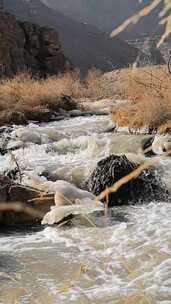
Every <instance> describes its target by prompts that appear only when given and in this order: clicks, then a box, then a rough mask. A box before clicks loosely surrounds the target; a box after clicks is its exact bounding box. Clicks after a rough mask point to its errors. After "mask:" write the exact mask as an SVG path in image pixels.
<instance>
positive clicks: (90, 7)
mask: <svg viewBox="0 0 171 304" xmlns="http://www.w3.org/2000/svg"><path fill="white" fill-rule="evenodd" d="M41 1H42V2H43V3H46V5H48V6H49V7H52V8H54V9H57V10H59V11H60V12H61V13H63V14H65V15H67V16H69V17H71V18H73V19H75V20H78V21H83V22H87V23H88V24H92V25H94V26H96V27H97V28H99V29H100V30H101V31H105V32H107V33H110V32H111V31H112V30H113V28H115V27H117V26H118V25H119V24H120V23H121V22H123V21H124V20H125V19H127V18H128V17H129V16H131V15H132V14H134V13H136V12H137V11H139V10H140V9H142V8H143V7H144V6H145V5H147V4H150V3H151V2H152V0H143V1H139V0H119V1H118V0H88V1H85V0H72V5H69V3H68V2H69V1H68V0H58V1H56V0H41ZM161 5H162V4H161ZM159 8H160V7H159ZM159 8H157V9H156V10H155V11H153V12H152V13H151V14H150V15H149V16H147V17H145V18H143V19H142V20H141V21H140V22H139V23H138V24H136V25H133V26H130V27H129V28H128V29H127V30H126V31H125V32H124V33H123V35H122V36H123V37H124V38H126V39H130V38H135V37H139V36H141V35H142V34H146V35H153V34H154V33H157V32H158V31H159V29H160V30H161V28H160V27H159V26H158V21H159V18H158V14H159Z"/></svg>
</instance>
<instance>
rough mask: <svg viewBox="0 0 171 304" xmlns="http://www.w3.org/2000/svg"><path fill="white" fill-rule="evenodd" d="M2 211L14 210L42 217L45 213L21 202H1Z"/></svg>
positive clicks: (0, 208) (0, 209)
mask: <svg viewBox="0 0 171 304" xmlns="http://www.w3.org/2000/svg"><path fill="white" fill-rule="evenodd" d="M2 211H14V212H16V213H20V212H24V213H26V214H28V215H30V216H31V217H33V218H39V219H42V217H43V216H44V214H43V213H42V212H40V211H37V210H35V209H34V208H32V207H29V206H26V205H24V204H22V203H20V202H13V203H0V212H2Z"/></svg>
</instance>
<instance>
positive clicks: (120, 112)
mask: <svg viewBox="0 0 171 304" xmlns="http://www.w3.org/2000/svg"><path fill="white" fill-rule="evenodd" d="M170 80H171V76H170V74H169V73H168V72H167V67H166V66H162V67H160V66H157V67H156V66H155V67H150V66H149V67H146V68H134V69H123V70H117V71H113V72H110V73H106V74H102V73H101V72H100V71H97V70H92V71H90V72H89V73H88V75H87V77H86V78H85V79H81V78H80V75H79V72H78V71H74V72H68V73H65V74H63V75H59V76H56V77H50V78H47V79H33V78H31V76H30V75H29V74H23V75H18V76H16V77H14V78H12V79H5V80H2V81H1V82H0V126H3V125H7V124H21V125H22V124H26V123H28V122H29V121H36V122H50V121H55V120H61V119H64V118H66V117H76V116H79V115H80V116H81V115H84V113H85V115H86V113H87V115H88V114H91V113H92V114H94V113H97V112H103V113H112V120H113V123H114V125H115V126H116V129H117V128H122V127H124V128H127V129H128V130H130V131H131V132H140V131H141V130H142V129H144V130H146V133H153V132H154V133H155V132H159V133H167V132H170V130H171V82H170ZM69 111H71V112H70V113H69ZM72 111H73V112H72Z"/></svg>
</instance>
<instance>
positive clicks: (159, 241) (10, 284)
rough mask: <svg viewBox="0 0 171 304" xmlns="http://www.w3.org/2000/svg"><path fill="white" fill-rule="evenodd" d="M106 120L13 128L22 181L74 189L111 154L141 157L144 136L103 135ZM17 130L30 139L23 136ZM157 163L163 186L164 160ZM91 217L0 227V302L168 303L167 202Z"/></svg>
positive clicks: (170, 228) (170, 176)
mask: <svg viewBox="0 0 171 304" xmlns="http://www.w3.org/2000/svg"><path fill="white" fill-rule="evenodd" d="M109 125H110V118H109V117H108V116H92V117H78V118H73V119H68V120H64V121H58V122H52V123H49V124H41V125H36V124H34V123H32V124H30V125H29V126H27V127H21V126H15V127H14V128H13V131H12V133H11V137H12V138H13V139H11V145H14V144H15V143H16V138H17V141H18V144H19V145H21V142H22V146H21V147H20V148H19V149H18V150H16V151H15V152H14V154H15V156H16V159H17V161H18V164H19V166H20V168H21V169H22V171H23V172H24V176H23V183H25V184H28V185H30V183H31V181H32V180H35V183H36V182H37V178H38V176H39V179H42V180H45V177H44V176H45V175H46V176H50V177H51V178H60V179H65V180H67V181H70V182H72V183H74V184H76V185H77V186H79V185H80V184H81V183H82V182H83V181H84V180H85V179H86V177H87V176H88V175H89V174H90V172H92V170H93V169H94V168H95V166H96V163H97V161H98V160H100V159H102V158H104V157H106V156H108V155H109V154H111V153H127V155H128V156H129V157H130V158H131V159H132V160H134V161H136V160H141V159H143V157H144V156H143V155H142V153H141V149H140V141H141V140H142V138H143V135H139V136H136V135H129V134H127V133H126V132H120V133H117V134H114V133H105V132H104V131H105V129H107V127H108V126H109ZM24 132H26V133H27V136H28V134H30V137H31V136H33V137H34V140H28V138H27V140H23V138H24V137H23V134H25V133H24ZM29 141H32V142H30V143H29ZM33 142H34V143H33ZM13 165H14V164H13V163H11V159H10V155H5V156H0V168H1V169H0V170H2V171H3V170H5V169H7V168H10V167H12V166H13ZM159 167H160V172H161V174H162V178H163V179H164V181H165V182H166V183H167V185H168V187H169V185H170V184H171V183H170V181H171V173H170V172H171V171H170V170H171V160H169V159H168V160H165V161H161V163H160V166H159ZM142 203H143V202H142ZM95 222H96V227H90V228H86V227H85V228H80V227H74V228H70V229H57V228H55V227H46V228H42V229H41V230H40V229H39V230H37V228H34V227H33V228H32V230H28V231H27V230H26V229H25V230H24V231H23V230H22V231H21V230H19V229H18V230H17V229H16V231H15V232H14V231H1V233H0V248H1V252H0V304H11V303H12V304H14V303H21V304H30V303H33V304H34V303H35V304H38V303H40V304H44V303H46V304H56V303H64V304H68V303H73V304H77V303H79V304H81V303H82V304H84V303H85V304H87V303H91V304H95V303H98V304H100V303H101V304H104V303H106V304H109V303H111V304H115V303H116V304H119V303H123V304H124V303H129V304H133V303H135V304H140V303H148V304H149V303H150V304H151V303H161V304H169V303H171V208H170V204H168V203H166V202H160V203H156V202H151V203H150V204H148V205H143V204H141V205H136V206H124V207H121V208H118V207H117V208H113V210H112V211H111V212H110V214H109V215H104V216H102V217H100V218H97V219H96V221H95Z"/></svg>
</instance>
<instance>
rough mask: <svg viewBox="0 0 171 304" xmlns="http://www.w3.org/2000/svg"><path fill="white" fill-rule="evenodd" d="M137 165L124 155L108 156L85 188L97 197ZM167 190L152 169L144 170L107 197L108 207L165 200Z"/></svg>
mask: <svg viewBox="0 0 171 304" xmlns="http://www.w3.org/2000/svg"><path fill="white" fill-rule="evenodd" d="M137 166H138V165H137V164H135V163H133V162H131V161H129V160H128V158H127V157H126V156H125V155H122V156H118V155H110V156H109V157H107V158H105V159H103V160H101V161H100V162H99V163H98V164H97V167H96V168H95V170H94V172H93V173H92V174H91V176H90V177H89V179H88V181H87V182H86V188H87V189H88V190H89V191H90V192H92V193H93V194H95V195H99V194H100V193H101V192H102V191H104V190H105V189H106V188H108V187H110V186H112V185H113V184H114V183H115V182H116V181H118V180H119V179H121V178H122V177H124V176H126V175H128V174H129V173H130V172H132V171H133V170H135V169H136V168H137ZM167 195H168V194H167V190H166V189H165V187H164V185H163V184H162V181H161V179H160V178H159V177H157V176H156V175H155V172H154V170H153V169H146V170H144V171H143V172H142V173H141V174H140V175H139V176H138V177H137V178H136V179H133V180H131V181H130V182H128V183H127V184H125V185H123V186H122V187H121V188H120V189H119V190H118V191H117V192H116V193H111V194H110V195H109V206H110V207H112V206H115V205H124V204H128V203H131V204H132V203H134V204H135V203H137V202H138V201H141V202H149V201H152V200H157V201H159V200H162V199H166V198H167Z"/></svg>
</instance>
